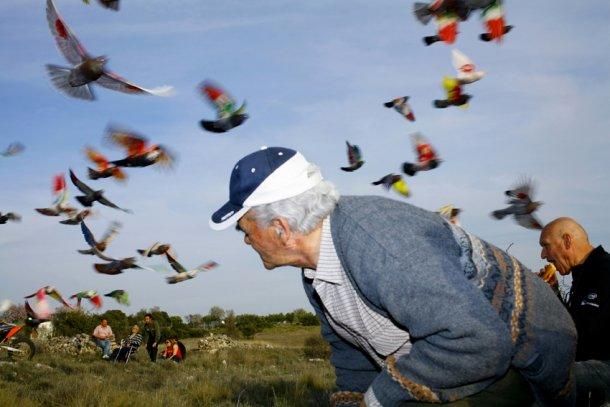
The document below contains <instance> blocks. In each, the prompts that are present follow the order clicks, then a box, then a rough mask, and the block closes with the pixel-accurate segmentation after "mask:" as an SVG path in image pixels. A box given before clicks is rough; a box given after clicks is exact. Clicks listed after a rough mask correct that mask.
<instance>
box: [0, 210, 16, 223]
mask: <svg viewBox="0 0 610 407" xmlns="http://www.w3.org/2000/svg"><path fill="white" fill-rule="evenodd" d="M9 220H10V221H12V222H21V216H19V215H17V214H16V213H14V212H8V213H5V214H4V215H3V214H2V212H0V225H4V224H5V223H6V222H8V221H9Z"/></svg>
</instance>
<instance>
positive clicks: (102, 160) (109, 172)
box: [85, 147, 127, 181]
mask: <svg viewBox="0 0 610 407" xmlns="http://www.w3.org/2000/svg"><path fill="white" fill-rule="evenodd" d="M85 154H86V155H87V158H89V160H90V161H92V162H93V163H95V165H96V168H95V169H93V168H87V171H88V175H89V179H91V180H96V179H100V178H110V177H112V178H114V179H116V180H117V181H125V180H126V179H127V175H126V174H125V173H124V172H123V170H121V168H119V167H117V166H116V165H114V164H111V163H110V162H109V161H108V159H107V158H106V157H105V156H104V155H103V154H100V153H98V152H97V151H96V150H94V149H92V148H91V147H87V148H86V149H85Z"/></svg>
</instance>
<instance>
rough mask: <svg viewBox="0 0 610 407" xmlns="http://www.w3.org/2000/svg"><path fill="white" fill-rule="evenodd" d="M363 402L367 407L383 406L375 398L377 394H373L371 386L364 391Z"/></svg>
mask: <svg viewBox="0 0 610 407" xmlns="http://www.w3.org/2000/svg"><path fill="white" fill-rule="evenodd" d="M364 403H365V404H366V406H367V407H383V406H382V405H381V403H380V402H379V400H377V396H375V392H374V391H373V388H372V387H370V388H369V389H368V390H367V391H366V393H364Z"/></svg>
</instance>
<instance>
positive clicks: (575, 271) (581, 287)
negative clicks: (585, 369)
mask: <svg viewBox="0 0 610 407" xmlns="http://www.w3.org/2000/svg"><path fill="white" fill-rule="evenodd" d="M568 310H569V311H570V314H571V315H572V318H573V319H574V322H575V324H576V331H577V332H578V343H577V345H576V360H577V361H581V360H590V359H597V360H610V345H609V344H610V254H608V253H607V252H606V251H605V250H604V249H603V248H602V247H601V246H598V247H597V248H595V249H594V250H593V251H592V252H591V254H589V256H588V257H587V259H586V260H585V262H584V263H582V264H581V265H578V266H576V267H574V268H572V288H571V290H570V297H569V298H568Z"/></svg>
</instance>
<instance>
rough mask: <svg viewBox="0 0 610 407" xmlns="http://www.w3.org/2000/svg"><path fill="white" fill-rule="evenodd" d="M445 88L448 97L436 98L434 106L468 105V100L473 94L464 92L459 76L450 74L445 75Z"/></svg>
mask: <svg viewBox="0 0 610 407" xmlns="http://www.w3.org/2000/svg"><path fill="white" fill-rule="evenodd" d="M442 84H443V88H444V89H445V94H446V98H445V99H436V100H434V107H436V108H439V109H444V108H446V107H449V106H462V107H467V106H468V101H469V100H470V99H471V98H472V95H468V94H466V93H462V85H460V81H459V80H458V79H457V78H452V77H450V76H445V77H443V82H442Z"/></svg>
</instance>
